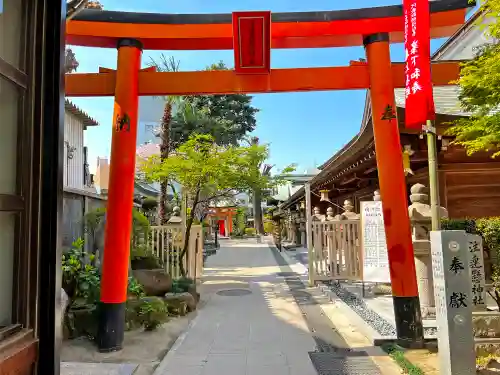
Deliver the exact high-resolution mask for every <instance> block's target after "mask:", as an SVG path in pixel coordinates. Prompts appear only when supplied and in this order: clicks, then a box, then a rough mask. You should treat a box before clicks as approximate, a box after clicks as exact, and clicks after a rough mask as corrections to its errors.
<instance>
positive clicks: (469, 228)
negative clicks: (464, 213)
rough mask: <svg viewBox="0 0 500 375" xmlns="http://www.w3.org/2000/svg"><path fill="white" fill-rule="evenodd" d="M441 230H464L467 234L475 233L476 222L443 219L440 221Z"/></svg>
mask: <svg viewBox="0 0 500 375" xmlns="http://www.w3.org/2000/svg"><path fill="white" fill-rule="evenodd" d="M441 229H443V230H464V231H466V232H467V233H471V234H475V233H476V221H475V220H474V219H443V220H442V221H441Z"/></svg>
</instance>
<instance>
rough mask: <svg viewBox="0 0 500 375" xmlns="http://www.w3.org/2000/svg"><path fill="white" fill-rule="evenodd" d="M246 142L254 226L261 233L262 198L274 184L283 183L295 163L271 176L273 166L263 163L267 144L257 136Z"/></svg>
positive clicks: (267, 147) (262, 225)
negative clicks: (262, 142) (247, 145)
mask: <svg viewBox="0 0 500 375" xmlns="http://www.w3.org/2000/svg"><path fill="white" fill-rule="evenodd" d="M247 143H248V144H249V151H250V157H249V161H250V163H251V165H249V167H248V171H249V172H248V173H249V176H250V181H249V184H250V186H251V191H250V194H251V196H252V203H253V204H252V206H253V217H254V227H255V231H256V232H257V234H263V233H264V224H263V221H262V198H263V197H266V196H269V194H270V191H271V190H272V189H273V188H275V187H276V186H279V185H281V184H283V183H285V180H284V177H286V175H287V174H289V173H291V172H293V171H294V170H295V165H294V164H291V165H289V166H288V167H286V168H285V169H284V170H283V171H281V173H280V174H278V175H277V176H271V170H272V168H273V166H272V165H270V164H265V163H264V162H265V160H266V159H267V158H268V156H269V146H268V145H261V144H260V143H259V138H258V137H251V138H250V139H249V140H247Z"/></svg>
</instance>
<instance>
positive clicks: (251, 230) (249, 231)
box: [245, 228, 256, 236]
mask: <svg viewBox="0 0 500 375" xmlns="http://www.w3.org/2000/svg"><path fill="white" fill-rule="evenodd" d="M255 233H256V231H255V228H245V234H246V235H247V236H255Z"/></svg>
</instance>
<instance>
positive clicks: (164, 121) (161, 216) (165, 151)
mask: <svg viewBox="0 0 500 375" xmlns="http://www.w3.org/2000/svg"><path fill="white" fill-rule="evenodd" d="M148 65H149V66H153V67H155V68H156V70H157V71H159V72H178V71H179V61H178V60H176V59H175V58H174V57H173V56H170V57H168V58H167V57H166V56H165V55H163V54H162V55H161V56H160V62H159V63H157V62H156V61H155V60H153V59H152V58H151V61H150V63H149V64H148ZM163 100H164V101H165V107H164V109H163V116H162V118H161V125H160V129H159V135H160V139H161V143H160V159H161V160H162V161H163V160H165V159H167V158H168V155H169V153H170V152H171V147H170V145H171V141H170V125H171V122H172V111H173V107H174V104H175V103H177V102H178V101H179V100H180V97H178V96H172V95H170V96H167V97H163ZM167 192H168V181H167V180H164V181H161V182H160V195H159V197H158V221H159V224H160V225H164V224H166V223H167V221H168V218H167Z"/></svg>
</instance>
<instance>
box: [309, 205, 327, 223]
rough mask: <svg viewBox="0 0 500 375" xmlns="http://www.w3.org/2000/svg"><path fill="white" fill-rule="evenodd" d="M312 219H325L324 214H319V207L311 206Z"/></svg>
mask: <svg viewBox="0 0 500 375" xmlns="http://www.w3.org/2000/svg"><path fill="white" fill-rule="evenodd" d="M312 219H313V220H319V221H325V215H321V210H320V209H319V207H314V208H313V215H312Z"/></svg>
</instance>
